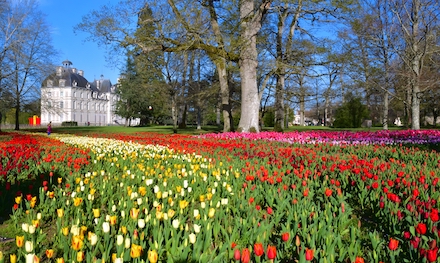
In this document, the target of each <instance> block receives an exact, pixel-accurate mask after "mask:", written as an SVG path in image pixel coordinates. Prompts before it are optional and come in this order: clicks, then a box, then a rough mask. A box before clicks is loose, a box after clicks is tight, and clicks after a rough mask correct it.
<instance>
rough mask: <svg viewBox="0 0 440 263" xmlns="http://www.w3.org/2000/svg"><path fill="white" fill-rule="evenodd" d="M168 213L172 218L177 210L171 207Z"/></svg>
mask: <svg viewBox="0 0 440 263" xmlns="http://www.w3.org/2000/svg"><path fill="white" fill-rule="evenodd" d="M167 214H168V218H172V217H173V216H174V215H175V214H176V211H174V210H173V209H169V210H168V213H167Z"/></svg>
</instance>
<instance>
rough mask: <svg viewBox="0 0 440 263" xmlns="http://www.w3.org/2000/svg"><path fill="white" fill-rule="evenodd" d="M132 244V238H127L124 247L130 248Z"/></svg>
mask: <svg viewBox="0 0 440 263" xmlns="http://www.w3.org/2000/svg"><path fill="white" fill-rule="evenodd" d="M130 242H131V240H130V238H128V237H126V238H125V242H124V247H125V248H130Z"/></svg>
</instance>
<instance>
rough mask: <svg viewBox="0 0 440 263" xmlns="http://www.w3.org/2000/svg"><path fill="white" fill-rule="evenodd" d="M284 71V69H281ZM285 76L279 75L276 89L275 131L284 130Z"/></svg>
mask: <svg viewBox="0 0 440 263" xmlns="http://www.w3.org/2000/svg"><path fill="white" fill-rule="evenodd" d="M280 70H283V69H280ZM284 80H285V75H284V74H278V75H277V84H276V89H275V126H274V130H275V131H280V132H282V131H283V130H284V114H285V112H284Z"/></svg>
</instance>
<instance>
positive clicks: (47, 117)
mask: <svg viewBox="0 0 440 263" xmlns="http://www.w3.org/2000/svg"><path fill="white" fill-rule="evenodd" d="M71 65H72V63H71V62H70V61H64V62H63V66H59V67H57V68H56V71H55V72H54V74H52V75H50V76H49V77H48V78H47V79H46V80H44V81H43V85H42V87H41V125H46V124H47V123H49V122H52V124H53V125H55V126H56V125H61V124H62V123H63V122H76V123H77V124H78V125H79V126H83V125H92V126H107V125H123V124H125V119H124V118H122V117H120V116H118V115H116V114H115V113H114V111H115V109H116V102H117V101H118V100H119V96H118V94H117V93H116V86H115V85H112V84H111V82H110V81H109V80H106V79H104V78H102V76H101V79H99V80H94V81H93V82H89V81H87V80H86V79H85V78H84V76H83V74H84V73H83V71H82V70H76V69H75V68H71V67H70V66H71Z"/></svg>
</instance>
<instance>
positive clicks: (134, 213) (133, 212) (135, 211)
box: [130, 207, 139, 219]
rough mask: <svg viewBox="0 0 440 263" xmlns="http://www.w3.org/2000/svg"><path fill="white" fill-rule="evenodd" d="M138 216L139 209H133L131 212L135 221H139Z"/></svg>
mask: <svg viewBox="0 0 440 263" xmlns="http://www.w3.org/2000/svg"><path fill="white" fill-rule="evenodd" d="M138 215H139V208H135V207H133V208H132V209H131V210H130V217H131V218H133V219H137V217H138Z"/></svg>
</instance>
